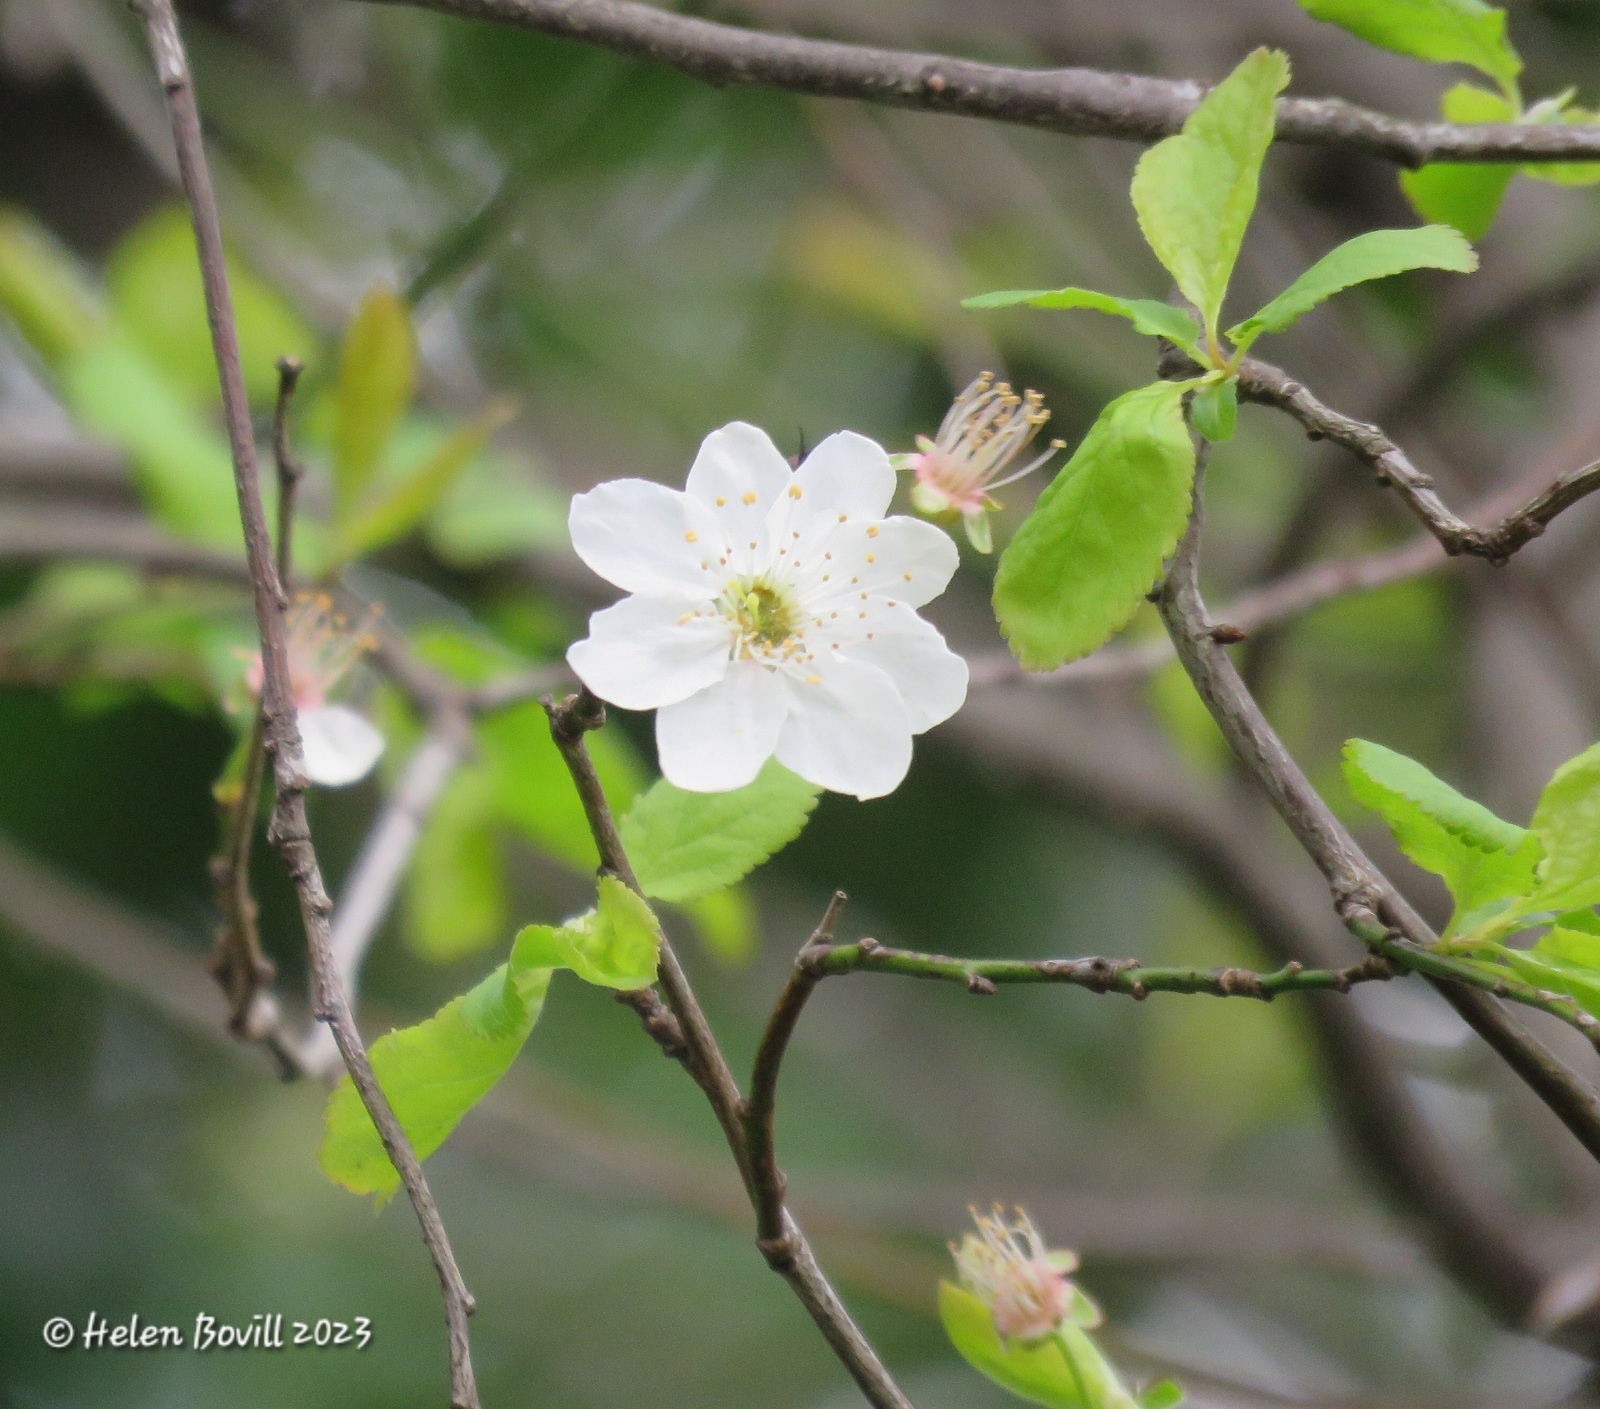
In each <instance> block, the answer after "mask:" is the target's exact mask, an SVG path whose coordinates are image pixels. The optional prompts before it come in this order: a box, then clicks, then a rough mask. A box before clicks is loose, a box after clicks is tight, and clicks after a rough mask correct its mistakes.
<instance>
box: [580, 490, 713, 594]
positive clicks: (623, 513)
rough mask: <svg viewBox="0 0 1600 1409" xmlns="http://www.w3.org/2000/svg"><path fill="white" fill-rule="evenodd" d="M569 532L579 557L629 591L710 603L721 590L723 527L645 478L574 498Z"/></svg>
mask: <svg viewBox="0 0 1600 1409" xmlns="http://www.w3.org/2000/svg"><path fill="white" fill-rule="evenodd" d="M567 531H568V532H569V533H570V535H571V537H572V546H573V547H574V548H575V549H576V550H577V553H578V556H579V557H580V558H582V559H583V560H584V562H586V563H587V564H588V565H589V566H590V567H591V568H593V569H594V570H595V571H596V572H597V573H599V574H600V576H601V577H603V578H605V579H606V581H607V582H614V583H616V585H617V586H618V587H620V588H622V589H623V590H624V591H626V592H646V593H649V594H650V595H652V596H656V597H703V598H705V599H707V600H709V599H710V598H712V597H715V596H716V594H717V593H718V591H720V590H721V582H722V577H723V576H724V575H725V572H726V569H725V568H723V567H720V566H719V565H718V559H719V558H721V557H723V556H725V555H726V553H727V547H726V544H725V540H724V538H723V534H722V528H721V526H720V525H719V524H718V523H717V519H716V516H715V515H714V514H713V513H711V511H710V510H708V509H707V508H706V507H705V506H704V505H703V504H701V503H700V502H699V501H698V500H696V499H691V498H690V497H689V496H688V495H687V494H684V493H682V492H681V491H680V490H676V489H668V488H667V486H666V485H664V484H656V483H654V482H653V481H651V480H647V479H614V480H608V481H607V482H606V483H605V484H597V485H596V486H595V487H594V488H593V489H591V490H590V491H589V492H588V493H587V494H579V495H577V496H576V497H574V499H573V501H572V509H571V512H570V513H569V514H568V516H567Z"/></svg>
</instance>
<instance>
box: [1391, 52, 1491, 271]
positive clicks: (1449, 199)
mask: <svg viewBox="0 0 1600 1409" xmlns="http://www.w3.org/2000/svg"><path fill="white" fill-rule="evenodd" d="M1443 112H1444V118H1445V121H1446V122H1469V123H1470V122H1510V121H1512V120H1513V119H1514V118H1515V117H1516V115H1517V110H1516V108H1515V107H1513V106H1512V104H1511V103H1510V102H1509V101H1508V100H1507V99H1506V98H1505V97H1504V96H1503V95H1502V94H1499V93H1492V92H1490V91H1489V90H1488V89H1485V88H1479V87H1478V86H1477V85H1476V84H1473V83H1458V84H1456V85H1455V87H1453V88H1452V89H1450V90H1449V92H1447V93H1446V94H1445V95H1444V102H1443ZM1515 174H1516V169H1515V168H1514V167H1512V166H1509V165H1507V164H1505V163H1503V162H1437V163H1435V164H1434V165H1432V166H1425V167H1423V168H1422V169H1421V170H1420V171H1402V172H1401V173H1400V189H1401V190H1402V191H1404V192H1405V196H1406V199H1407V200H1408V201H1410V202H1411V206H1412V209H1413V210H1415V211H1416V212H1417V214H1418V215H1420V216H1421V217H1422V218H1423V219H1424V220H1427V221H1433V222H1437V223H1439V224H1443V225H1452V226H1454V227H1455V228H1456V229H1457V230H1459V231H1460V232H1461V233H1462V234H1463V235H1465V236H1466V237H1467V238H1468V239H1469V240H1477V239H1481V238H1482V237H1483V236H1484V235H1485V234H1487V233H1488V230H1489V227H1490V226H1491V225H1493V224H1494V217H1495V214H1496V213H1497V212H1498V211H1499V209H1500V201H1501V198H1502V197H1503V196H1504V195H1505V193H1506V187H1507V186H1509V185H1510V184H1511V178H1512V177H1513V176H1514V175H1515Z"/></svg>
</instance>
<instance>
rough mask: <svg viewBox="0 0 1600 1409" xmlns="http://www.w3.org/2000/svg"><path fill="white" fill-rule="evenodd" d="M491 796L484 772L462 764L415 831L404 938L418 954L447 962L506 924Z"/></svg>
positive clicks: (471, 950) (470, 950) (483, 944)
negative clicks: (419, 834) (415, 845)
mask: <svg viewBox="0 0 1600 1409" xmlns="http://www.w3.org/2000/svg"><path fill="white" fill-rule="evenodd" d="M493 802H494V781H493V779H492V778H490V777H489V775H488V773H487V771H486V770H485V769H483V768H482V767H481V766H480V767H475V768H463V769H462V770H461V771H460V772H458V773H457V774H456V776H455V777H454V778H453V779H451V781H450V785H449V786H448V787H447V788H446V789H445V790H444V793H443V794H442V795H441V796H440V797H439V799H438V801H437V802H436V803H435V804H434V806H433V811H432V812H431V813H430V814H429V817H428V821H427V824H426V825H425V826H424V827H423V829H422V836H421V837H420V838H419V840H418V842H417V848H416V852H415V854H414V855H413V857H412V861H411V869H410V871H409V872H408V873H407V876H406V940H407V942H408V943H409V945H410V947H411V948H412V949H413V950H414V951H415V952H416V953H418V954H420V955H421V956H422V957H423V958H424V959H430V960H432V961H433V962H435V963H441V964H443V963H450V962H452V961H453V960H456V959H459V958H461V957H462V956H463V955H466V954H473V953H476V952H477V951H478V950H480V949H484V948H486V947H487V946H489V945H490V944H493V943H494V942H495V940H497V939H498V938H499V937H500V936H501V934H502V933H503V932H504V930H505V927H506V919H507V900H506V890H505V865H504V862H503V860H502V858H501V855H500V841H499V837H498V835H497V832H496V828H495V825H494V813H493Z"/></svg>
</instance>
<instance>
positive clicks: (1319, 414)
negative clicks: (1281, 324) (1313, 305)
mask: <svg viewBox="0 0 1600 1409" xmlns="http://www.w3.org/2000/svg"><path fill="white" fill-rule="evenodd" d="M1239 391H1240V394H1241V395H1242V396H1244V397H1245V398H1246V399H1247V400H1251V401H1258V402H1261V403H1263V404H1265V405H1268V406H1276V407H1277V408H1278V409H1279V410H1280V411H1284V412H1286V413H1288V414H1289V415H1290V416H1292V417H1294V419H1295V420H1296V421H1298V422H1299V423H1300V425H1301V426H1302V427H1303V428H1304V429H1305V432H1306V434H1307V435H1308V436H1310V437H1311V438H1312V439H1313V440H1330V441H1332V442H1334V443H1335V444H1336V445H1339V446H1341V447H1343V448H1344V449H1346V450H1348V451H1349V452H1350V453H1351V454H1352V455H1354V456H1355V457H1356V458H1357V459H1359V460H1361V461H1363V462H1364V463H1365V464H1367V465H1368V466H1370V467H1371V469H1372V472H1373V473H1374V474H1375V475H1376V476H1377V478H1378V483H1379V484H1383V485H1388V486H1390V487H1392V488H1393V489H1394V491H1395V493H1397V494H1398V495H1399V496H1400V498H1401V499H1402V500H1404V501H1405V505H1406V507H1407V508H1408V509H1410V510H1411V512H1412V513H1413V514H1414V515H1415V516H1416V518H1417V519H1418V520H1419V521H1420V522H1421V523H1422V525H1423V527H1424V528H1426V529H1427V530H1428V532H1429V533H1431V534H1432V535H1433V536H1434V537H1435V538H1436V539H1438V540H1439V545H1440V546H1441V547H1442V548H1443V549H1444V551H1445V552H1446V553H1448V554H1450V555H1451V556H1452V557H1454V556H1456V555H1457V554H1460V553H1466V554H1470V555H1471V556H1473V557H1478V558H1487V559H1488V560H1489V561H1490V562H1493V563H1503V562H1505V561H1506V560H1507V559H1508V558H1510V557H1511V555H1512V554H1513V553H1515V552H1516V551H1517V550H1518V549H1519V548H1521V547H1523V546H1524V545H1525V544H1528V543H1531V542H1532V541H1533V540H1534V539H1535V538H1537V537H1539V536H1540V534H1542V533H1543V532H1544V531H1545V529H1546V528H1548V527H1549V526H1550V523H1551V521H1552V520H1553V519H1555V517H1556V516H1557V515H1558V514H1560V513H1562V512H1563V511H1564V510H1566V509H1570V508H1571V507H1572V506H1573V505H1574V504H1576V503H1578V502H1579V501H1580V500H1582V499H1584V498H1586V497H1587V496H1588V495H1590V494H1593V493H1594V492H1595V491H1596V490H1600V462H1596V463H1595V464H1592V465H1586V466H1584V467H1583V468H1582V469H1578V470H1572V471H1570V472H1569V473H1567V474H1564V475H1562V476H1561V477H1560V478H1559V479H1557V480H1556V481H1555V482H1554V483H1553V484H1551V485H1549V486H1548V487H1547V488H1545V489H1543V490H1541V491H1540V492H1539V493H1537V494H1535V495H1534V496H1533V497H1532V498H1531V499H1530V500H1529V501H1528V502H1527V503H1526V504H1524V505H1522V506H1521V507H1520V508H1517V509H1513V510H1512V511H1511V512H1510V513H1509V514H1507V515H1506V517H1505V518H1504V519H1502V520H1501V521H1500V522H1499V523H1498V524H1495V525H1493V526H1491V527H1488V528H1482V527H1479V526H1478V525H1476V524H1471V523H1468V522H1467V521H1466V520H1465V519H1463V518H1461V517H1460V516H1459V515H1457V514H1456V513H1455V512H1454V511H1453V510H1451V509H1450V508H1449V507H1448V506H1447V505H1446V504H1445V502H1444V501H1443V500H1442V499H1440V498H1439V496H1438V494H1437V493H1435V491H1434V488H1433V480H1432V479H1431V478H1430V477H1429V476H1427V475H1425V474H1423V472H1422V471H1421V470H1419V469H1418V468H1417V467H1416V466H1415V465H1413V464H1412V463H1411V460H1410V458H1409V457H1408V456H1407V455H1406V453H1405V451H1404V450H1402V449H1401V448H1400V447H1399V446H1398V445H1396V444H1395V443H1394V441H1392V440H1391V439H1389V437H1388V435H1387V434H1386V433H1385V432H1384V431H1383V429H1382V428H1381V427H1379V426H1375V425H1372V424H1370V423H1368V422H1366V421H1358V420H1356V419H1355V418H1354V417H1353V416H1346V415H1344V414H1343V413H1342V412H1339V411H1335V410H1333V409H1332V408H1331V407H1329V406H1326V405H1324V404H1323V402H1321V401H1320V400H1318V398H1317V397H1316V396H1315V395H1314V394H1313V393H1312V392H1311V391H1309V390H1308V389H1307V388H1306V387H1305V386H1304V385H1302V384H1301V383H1300V382H1297V381H1296V380H1295V379H1294V378H1293V377H1291V376H1289V374H1288V373H1287V372H1284V371H1282V370H1281V369H1279V368H1277V367H1274V366H1272V365H1271V364H1270V363H1266V362H1258V361H1256V360H1255V359H1253V358H1246V359H1245V361H1244V363H1243V364H1242V365H1241V367H1240V369H1239Z"/></svg>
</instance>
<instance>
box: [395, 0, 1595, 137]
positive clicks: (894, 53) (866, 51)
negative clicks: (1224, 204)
mask: <svg viewBox="0 0 1600 1409" xmlns="http://www.w3.org/2000/svg"><path fill="white" fill-rule="evenodd" d="M379 3H390V4H395V3H399V4H408V5H414V6H416V7H417V8H419V9H425V10H436V11H438V12H440V13H442V14H448V15H459V16H463V17H466V18H469V19H479V20H491V21H495V22H497V23H500V24H506V25H512V26H515V27H517V28H520V29H528V30H534V31H536V32H538V33H540V34H549V35H555V36H557V37H559V38H563V39H572V40H576V41H577V42H579V43H582V44H590V45H593V46H595V47H596V48H601V49H611V50H614V51H615V52H617V53H621V54H627V55H630V56H632V57H634V58H639V59H644V60H647V61H649V62H652V63H656V64H661V65H663V66H665V67H667V68H673V69H677V70H678V71H679V72H680V73H686V74H688V75H689V76H690V77H691V78H698V79H700V80H702V81H703V82H706V83H711V84H715V85H716V86H718V87H735V86H739V87H751V88H776V89H781V90H784V91H786V92H790V93H808V94H811V95H813V96H816V97H821V98H855V99H859V100H861V101H863V102H870V103H880V104H884V105H887V106H890V107H900V108H915V109H920V110H921V111H924V112H936V113H954V114H958V115H960V116H963V117H975V118H987V119H989V120H991V121H994V122H1006V123H1014V124H1017V125H1019V126H1023V127H1036V128H1042V129H1043V130H1045V131H1049V132H1061V133H1066V134H1069V135H1072V136H1078V137H1121V138H1126V139H1128V140H1131V141H1138V142H1148V141H1153V140H1155V139H1157V138H1161V137H1167V136H1170V135H1171V134H1172V133H1174V132H1176V131H1177V130H1178V129H1179V128H1180V127H1182V125H1183V121H1184V119H1185V118H1186V117H1188V115H1189V114H1190V113H1191V112H1193V111H1194V108H1195V105H1196V104H1198V103H1199V101H1200V99H1201V98H1202V97H1204V96H1205V92H1206V89H1205V86H1204V85H1203V84H1200V83H1195V82H1191V81H1175V80H1171V79H1163V78H1146V77H1141V76H1136V75H1132V74H1122V73H1104V72H1101V71H1099V70H1096V69H1081V68H1056V69H1025V68H1007V67H1003V66H1001V65H998V64H983V63H974V62H972V61H971V60H969V59H958V58H953V57H950V56H948V55H944V54H921V53H913V52H908V51H905V50H898V49H877V48H870V47H868V46H866V45H860V44H840V43H835V42H830V41H827V40H818V39H798V38H794V37H791V36H789V35H783V34H764V33H762V32H760V31H758V30H751V29H742V28H739V27H738V26H735V25H727V24H717V23H714V22H713V21H710V20H703V19H699V18H696V17H693V16H690V15H682V14H676V13H673V12H672V11H670V10H664V9H659V8H657V7H656V6H654V5H645V4H639V3H637V0H379ZM1277 136H1278V140H1279V141H1283V142H1294V143H1298V144H1303V145H1311V146H1319V147H1332V148H1340V149H1343V150H1346V151H1356V152H1365V153H1368V154H1370V155H1373V156H1377V157H1383V158H1386V159H1387V160H1389V161H1393V162H1398V163H1399V164H1400V165H1402V166H1408V167H1416V166H1423V165H1426V164H1427V163H1428V162H1435V161H1451V162H1517V163H1519V164H1520V163H1524V162H1529V161H1575V160H1593V159H1595V158H1596V157H1600V126H1594V125H1589V126H1580V125H1576V124H1573V125H1565V124H1553V123H1545V124H1539V123H1522V124H1513V123H1483V124H1473V125H1470V126H1462V125H1457V124H1453V123H1447V122H1405V121H1402V120H1401V119H1399V118H1394V117H1390V116H1388V115H1387V114H1385V113H1378V112H1373V111H1371V110H1369V109H1366V108H1360V107H1356V106H1355V105H1354V104H1351V103H1346V102H1343V101H1342V100H1340V99H1338V98H1282V99H1279V101H1278V123H1277Z"/></svg>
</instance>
